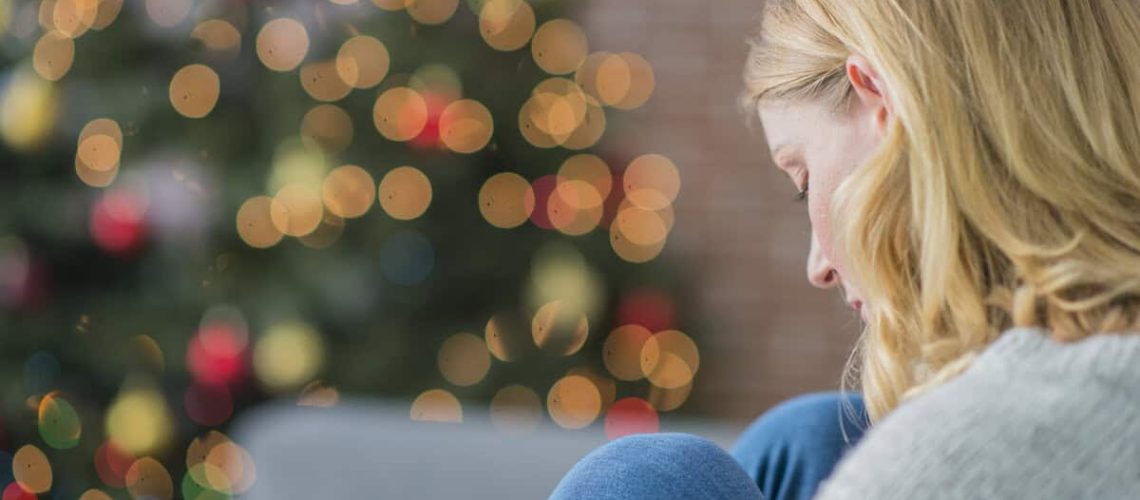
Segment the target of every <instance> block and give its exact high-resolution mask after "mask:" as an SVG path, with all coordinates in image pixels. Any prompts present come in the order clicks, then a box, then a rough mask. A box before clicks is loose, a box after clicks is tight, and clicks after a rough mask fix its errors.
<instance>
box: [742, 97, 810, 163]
mask: <svg viewBox="0 0 1140 500" xmlns="http://www.w3.org/2000/svg"><path fill="white" fill-rule="evenodd" d="M757 108H758V110H757V111H758V113H759V115H760V122H761V124H762V125H763V128H764V137H765V139H766V140H767V142H768V147H769V148H770V150H771V152H772V155H773V156H777V155H779V154H780V153H781V150H794V149H796V147H802V145H803V144H804V143H806V142H807V141H808V139H809V138H810V137H812V136H813V135H816V134H818V131H819V127H820V126H822V125H824V124H823V123H822V120H823V118H824V117H823V116H820V108H819V107H818V106H815V105H812V104H807V103H794V102H793V103H786V102H779V103H763V104H760V105H759V106H758V107H757Z"/></svg>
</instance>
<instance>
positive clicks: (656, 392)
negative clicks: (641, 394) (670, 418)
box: [645, 381, 693, 411]
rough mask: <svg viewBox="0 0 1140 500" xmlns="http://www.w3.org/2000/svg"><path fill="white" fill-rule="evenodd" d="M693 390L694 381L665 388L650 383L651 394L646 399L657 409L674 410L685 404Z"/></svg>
mask: <svg viewBox="0 0 1140 500" xmlns="http://www.w3.org/2000/svg"><path fill="white" fill-rule="evenodd" d="M692 390H693V383H692V381H690V382H689V383H687V384H685V385H683V386H681V387H678V388H675V389H664V388H661V387H658V386H656V385H653V384H650V385H649V396H647V397H646V398H645V399H646V400H647V401H649V404H650V405H652V406H653V408H654V409H656V410H657V411H673V410H676V409H677V408H680V407H681V405H683V404H685V401H686V400H688V399H689V393H690V392H692Z"/></svg>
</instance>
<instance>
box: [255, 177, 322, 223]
mask: <svg viewBox="0 0 1140 500" xmlns="http://www.w3.org/2000/svg"><path fill="white" fill-rule="evenodd" d="M323 216H324V206H323V203H322V202H321V196H320V194H318V193H317V190H316V189H313V188H311V187H309V186H307V185H304V184H301V183H298V182H293V183H289V184H286V185H285V186H284V187H282V188H281V189H279V190H278V191H277V194H275V195H274V196H273V202H272V203H271V204H270V205H269V218H270V220H272V221H273V227H276V228H277V230H278V231H281V232H282V233H284V234H287V235H289V236H304V235H306V234H309V233H311V232H313V230H315V229H317V225H319V224H320V223H321V218H322V217H323Z"/></svg>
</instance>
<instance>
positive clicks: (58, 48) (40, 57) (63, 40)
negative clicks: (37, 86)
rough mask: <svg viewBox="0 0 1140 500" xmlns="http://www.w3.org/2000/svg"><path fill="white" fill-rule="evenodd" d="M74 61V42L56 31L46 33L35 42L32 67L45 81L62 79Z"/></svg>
mask: <svg viewBox="0 0 1140 500" xmlns="http://www.w3.org/2000/svg"><path fill="white" fill-rule="evenodd" d="M74 61H75V42H73V41H72V40H71V38H70V37H68V36H67V35H65V34H63V33H60V32H58V31H48V32H47V33H44V34H43V36H41V37H40V39H39V41H38V42H36V48H35V51H34V52H33V55H32V67H33V68H35V70H36V73H37V74H39V75H40V76H41V77H43V78H44V79H45V80H51V81H53V82H54V81H56V80H59V79H60V78H63V76H64V75H66V74H67V72H68V71H70V70H71V65H72V63H73V62H74Z"/></svg>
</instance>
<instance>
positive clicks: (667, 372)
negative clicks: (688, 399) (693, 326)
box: [641, 330, 701, 389]
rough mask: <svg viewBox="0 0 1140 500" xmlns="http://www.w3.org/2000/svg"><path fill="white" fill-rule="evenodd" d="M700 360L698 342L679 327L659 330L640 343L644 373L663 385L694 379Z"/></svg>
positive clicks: (668, 386) (651, 379)
mask: <svg viewBox="0 0 1140 500" xmlns="http://www.w3.org/2000/svg"><path fill="white" fill-rule="evenodd" d="M700 362H701V356H700V352H699V351H698V349H697V344H696V343H694V342H693V339H691V338H689V336H688V335H686V334H685V333H684V332H681V331H680V330H665V331H661V332H657V333H655V334H653V336H652V337H649V339H647V340H646V341H645V345H643V346H642V347H641V373H642V374H643V375H645V378H647V379H649V381H650V382H651V383H653V385H655V386H658V387H661V388H664V389H676V388H679V387H681V386H684V385H685V384H688V383H690V382H692V380H693V376H695V375H696V374H697V369H698V368H700Z"/></svg>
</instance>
